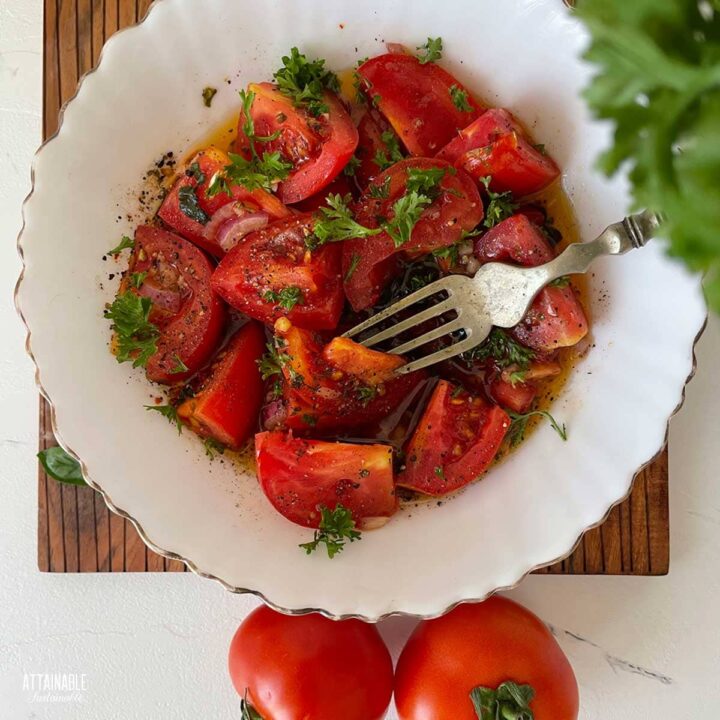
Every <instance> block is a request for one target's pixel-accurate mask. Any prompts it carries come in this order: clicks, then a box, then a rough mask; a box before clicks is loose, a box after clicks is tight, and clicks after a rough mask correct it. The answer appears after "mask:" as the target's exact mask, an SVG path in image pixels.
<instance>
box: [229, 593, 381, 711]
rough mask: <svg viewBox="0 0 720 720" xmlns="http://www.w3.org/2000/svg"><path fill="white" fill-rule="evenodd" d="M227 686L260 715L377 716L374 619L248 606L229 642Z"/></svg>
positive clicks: (378, 642)
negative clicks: (287, 612) (288, 612)
mask: <svg viewBox="0 0 720 720" xmlns="http://www.w3.org/2000/svg"><path fill="white" fill-rule="evenodd" d="M229 667H230V677H231V678H232V682H233V685H234V686H235V689H236V690H237V691H238V693H240V695H241V696H243V697H246V698H247V702H248V703H249V704H250V705H252V706H253V707H254V708H255V710H256V711H257V712H258V713H259V714H260V715H261V716H262V718H263V719H264V720H309V719H312V720H340V719H342V720H380V719H381V718H382V717H384V715H385V711H386V710H387V707H388V705H389V703H390V697H391V695H392V685H393V668H392V660H391V658H390V653H389V652H388V650H387V648H386V647H385V645H384V643H383V641H382V639H381V638H380V634H379V633H378V631H377V629H376V628H375V626H374V625H369V624H367V623H363V622H360V621H359V620H342V621H333V620H328V619H327V618H324V617H322V616H321V615H316V614H311V615H301V616H295V617H291V616H288V615H281V614H280V613H277V612H275V611H274V610H271V609H270V608H268V607H265V606H263V607H259V608H258V609H257V610H254V611H253V612H252V613H251V614H250V615H248V617H247V618H246V619H245V620H244V621H243V623H242V624H241V625H240V627H239V628H238V630H237V632H236V633H235V637H234V638H233V640H232V643H231V645H230V657H229Z"/></svg>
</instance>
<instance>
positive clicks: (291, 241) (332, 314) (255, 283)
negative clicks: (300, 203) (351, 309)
mask: <svg viewBox="0 0 720 720" xmlns="http://www.w3.org/2000/svg"><path fill="white" fill-rule="evenodd" d="M312 228H313V217H312V215H309V214H305V215H295V216H293V217H291V218H288V219H286V220H280V221H278V222H275V223H271V224H270V225H268V226H267V227H266V228H264V229H263V230H258V231H257V232H254V233H251V234H250V235H248V236H246V237H245V238H244V240H243V241H242V242H240V243H239V244H238V245H236V246H235V247H234V248H233V249H232V250H230V252H229V253H228V254H227V255H226V256H225V257H224V258H223V259H222V260H221V261H220V264H219V265H218V267H217V269H216V270H215V273H214V274H213V278H212V285H213V289H214V290H215V292H217V293H218V295H220V297H222V298H223V299H224V300H225V301H226V302H227V303H229V304H230V305H231V306H232V307H234V308H235V309H236V310H240V311H241V312H244V313H245V314H246V315H249V316H250V317H252V318H255V319H256V320H260V321H262V322H265V323H272V322H274V321H275V320H277V319H278V318H280V317H288V318H290V319H291V320H292V321H293V322H295V323H298V324H299V325H300V326H301V327H306V328H311V329H316V330H320V329H322V330H332V329H334V328H335V327H336V326H337V324H338V321H339V319H340V313H341V312H342V308H343V302H344V298H343V289H342V281H341V279H340V263H341V258H340V255H341V249H340V247H339V246H338V244H336V243H330V244H327V245H323V246H321V247H319V248H316V249H314V250H310V249H309V248H308V247H307V245H306V243H305V239H306V238H307V237H309V236H310V235H311V234H312Z"/></svg>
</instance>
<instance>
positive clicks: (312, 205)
mask: <svg viewBox="0 0 720 720" xmlns="http://www.w3.org/2000/svg"><path fill="white" fill-rule="evenodd" d="M352 191H353V184H352V183H351V182H350V179H349V178H348V177H347V175H342V174H341V175H338V176H337V177H336V178H335V179H334V180H333V181H332V182H331V183H330V184H329V185H328V186H327V187H325V188H323V189H322V190H321V191H320V192H319V193H316V194H315V195H312V196H311V197H309V198H306V199H305V200H301V201H300V202H299V203H296V204H295V205H293V210H299V211H300V212H304V213H308V212H315V211H316V210H318V209H319V208H321V207H327V198H328V196H329V195H342V197H345V195H347V194H348V193H352Z"/></svg>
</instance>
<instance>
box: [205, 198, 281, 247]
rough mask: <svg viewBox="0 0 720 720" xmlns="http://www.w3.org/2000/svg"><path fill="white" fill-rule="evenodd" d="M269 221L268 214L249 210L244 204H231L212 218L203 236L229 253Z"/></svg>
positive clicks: (222, 208)
mask: <svg viewBox="0 0 720 720" xmlns="http://www.w3.org/2000/svg"><path fill="white" fill-rule="evenodd" d="M269 220H270V216H269V215H268V214H267V213H264V212H255V211H253V210H248V208H247V207H245V206H244V205H243V204H242V203H229V204H228V205H225V206H223V207H221V208H220V209H219V210H218V211H217V212H216V213H215V214H214V215H213V216H212V218H211V219H210V222H209V223H208V224H207V225H206V226H205V230H204V233H203V234H204V235H205V237H206V238H207V239H208V240H210V241H212V242H216V243H217V244H218V245H219V246H220V247H221V248H222V249H223V250H224V251H225V252H228V251H229V250H231V249H232V248H234V247H235V245H237V244H238V243H239V242H240V240H242V239H243V238H244V237H245V236H246V235H247V234H249V233H251V232H254V231H255V230H260V229H262V228H264V227H265V226H266V225H267V224H268V222H269Z"/></svg>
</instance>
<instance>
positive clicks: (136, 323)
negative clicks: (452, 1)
mask: <svg viewBox="0 0 720 720" xmlns="http://www.w3.org/2000/svg"><path fill="white" fill-rule="evenodd" d="M418 50H420V53H419V54H413V53H411V52H409V51H408V50H407V49H406V48H404V47H402V46H398V45H390V46H389V52H387V53H385V54H382V55H379V56H377V57H374V58H371V59H366V60H363V61H361V62H360V63H358V65H357V67H356V68H355V70H354V71H353V72H352V74H351V76H349V77H350V80H349V81H347V78H346V81H344V82H343V88H344V92H342V93H341V83H340V82H339V80H338V77H337V76H336V75H335V74H334V73H333V72H331V71H330V70H329V69H327V68H326V66H325V63H324V61H323V60H312V61H310V60H308V59H307V57H306V56H305V55H303V54H301V53H300V52H299V51H298V50H297V48H293V49H292V52H291V53H290V55H289V56H287V57H284V58H283V59H282V67H281V68H280V70H278V71H277V72H276V73H275V74H274V76H273V81H272V82H257V83H251V84H250V85H249V86H248V88H247V90H244V91H241V92H240V112H239V119H238V124H237V133H236V136H235V141H234V144H233V147H232V148H231V150H230V151H228V152H226V150H225V149H221V148H219V147H215V146H213V147H207V148H205V149H203V150H201V151H200V152H197V153H196V154H195V155H194V156H192V157H189V158H188V159H187V162H186V163H185V164H184V167H183V171H182V173H181V174H180V175H179V176H178V177H177V179H176V180H175V182H174V185H173V186H172V188H171V189H170V190H169V192H168V193H167V195H166V197H165V198H164V200H163V202H162V205H161V206H160V208H159V210H158V212H157V215H156V217H155V218H154V219H153V220H152V221H151V222H149V223H148V224H146V225H143V226H141V227H138V228H137V229H136V231H135V236H134V239H130V238H124V239H123V242H122V243H121V244H120V245H119V246H118V247H117V248H115V249H114V250H113V251H111V254H113V255H116V256H117V255H118V254H119V253H120V252H121V251H122V250H123V249H125V248H130V249H131V255H130V262H129V268H128V270H127V271H126V272H125V273H124V274H123V279H122V282H121V286H120V290H119V292H118V295H117V297H116V299H115V301H114V302H113V303H112V305H110V306H108V308H107V309H106V312H105V314H106V317H107V318H108V319H109V320H110V321H111V322H112V329H113V332H114V336H113V345H112V347H113V351H114V352H115V354H116V356H117V359H118V361H120V362H124V361H130V362H132V363H133V365H134V366H142V367H144V368H145V371H146V374H147V377H148V379H150V380H152V381H154V382H156V383H161V384H163V385H165V386H167V390H168V402H167V403H166V404H162V405H160V404H158V405H150V406H148V407H149V409H151V410H155V411H158V412H160V413H161V414H163V415H164V416H165V417H167V418H168V419H169V420H171V421H172V422H174V423H176V424H177V426H178V428H179V429H182V428H183V427H187V428H189V429H190V430H192V431H194V432H195V433H197V434H198V435H199V436H200V437H201V438H203V439H204V441H205V443H206V446H207V448H208V452H209V453H210V454H213V453H215V452H222V451H224V450H225V449H239V448H242V447H243V446H247V443H248V442H249V441H252V440H253V439H254V446H255V453H256V460H257V476H258V481H259V483H260V486H261V488H262V490H263V492H264V493H265V495H266V496H267V498H268V500H269V501H270V503H271V504H272V505H273V507H274V508H275V509H276V510H277V511H278V512H279V513H281V514H282V515H284V516H285V517H286V518H287V519H288V520H290V521H292V522H294V523H298V524H299V525H302V526H305V527H308V528H313V529H314V530H315V534H314V538H313V540H312V541H311V542H309V543H306V544H304V545H303V546H302V547H304V549H305V550H307V552H312V550H314V549H315V548H316V547H318V546H319V545H320V544H324V545H325V547H326V550H327V552H328V555H329V556H331V557H332V556H333V555H334V554H336V553H337V552H338V551H339V550H341V549H342V548H343V544H344V542H345V541H346V540H350V541H352V540H355V539H357V538H359V537H360V532H361V531H363V530H368V529H372V528H377V527H380V526H381V525H383V524H384V523H385V522H386V521H387V520H388V519H389V518H390V517H391V516H392V515H393V514H394V513H395V512H396V511H397V509H398V505H399V499H400V498H402V497H406V496H407V497H418V496H422V497H432V498H438V497H442V496H444V495H446V494H448V493H451V492H454V491H456V490H458V489H460V488H462V487H464V486H466V485H467V484H468V483H471V482H473V481H474V480H476V479H477V478H478V477H480V476H481V475H482V474H483V473H484V472H485V471H486V470H487V469H488V467H490V465H491V464H492V463H493V462H494V461H495V459H496V458H497V457H498V455H500V454H502V453H504V452H505V451H506V450H507V449H509V448H511V447H513V446H515V445H517V443H518V442H519V440H520V439H522V437H523V434H524V431H525V430H526V428H527V425H528V422H529V421H530V420H531V419H532V418H535V417H540V416H546V417H547V418H548V419H549V420H550V422H551V424H552V426H553V428H554V429H555V430H557V432H558V433H559V434H560V435H561V436H563V437H565V428H564V426H561V425H560V424H559V423H557V422H556V421H555V420H554V419H553V418H552V417H551V416H550V415H549V413H547V411H546V410H542V409H538V403H539V402H540V400H541V397H542V395H543V392H544V390H545V389H546V388H547V387H548V385H547V384H548V383H549V382H551V381H552V379H553V378H555V377H557V376H558V375H560V373H561V372H562V370H563V365H564V364H567V361H568V357H569V355H568V352H567V350H566V349H567V348H571V347H573V346H576V345H577V343H579V342H580V341H581V340H582V339H583V338H584V337H585V336H586V334H587V332H588V322H587V319H586V316H585V313H584V311H583V308H582V306H581V304H580V302H579V299H578V294H577V292H576V289H575V288H574V287H573V286H572V284H571V283H570V282H569V281H568V280H565V279H562V280H560V281H556V282H554V283H552V284H551V285H550V286H548V287H546V288H545V289H544V290H543V291H542V292H541V293H540V294H539V295H538V297H537V298H536V300H535V301H534V303H533V304H532V307H531V308H530V310H529V312H528V313H527V315H526V317H525V318H524V319H523V320H522V322H521V323H520V324H519V325H518V326H517V327H515V328H513V329H511V330H502V329H499V328H495V329H493V331H492V332H491V334H490V336H489V337H488V339H487V340H486V341H485V342H484V343H483V344H481V345H480V346H479V347H477V348H475V349H474V350H473V351H471V352H469V353H466V354H465V355H463V356H461V357H460V358H459V359H456V360H453V361H448V362H445V363H443V364H439V365H436V366H434V367H432V368H430V369H429V371H427V372H426V371H418V372H413V373H408V374H398V373H396V371H397V369H398V368H399V367H401V366H403V365H404V364H406V362H408V358H407V357H401V356H399V355H396V354H393V353H392V345H389V346H385V347H381V348H380V349H373V350H370V349H367V348H365V347H363V346H362V345H360V344H358V343H355V342H353V341H351V340H348V339H346V338H343V337H342V333H343V332H344V331H345V330H347V329H349V328H350V327H352V326H353V325H354V324H356V323H357V322H359V321H360V320H362V319H365V318H367V317H369V316H370V315H372V314H373V313H374V312H376V311H378V310H379V309H381V308H384V307H387V306H388V305H389V304H391V303H392V302H394V301H396V300H398V299H400V298H402V297H404V296H405V295H407V294H409V293H410V292H412V291H414V290H416V289H418V288H420V287H422V286H423V285H425V284H427V283H429V282H432V281H434V280H436V279H438V278H440V277H442V276H443V275H446V274H449V273H463V274H467V275H472V274H474V273H475V272H476V271H477V269H478V268H479V267H480V266H481V265H482V264H483V263H486V262H492V261H501V262H508V263H514V264H517V265H522V266H532V265H538V264H541V263H545V262H547V261H549V260H550V259H552V258H553V257H554V256H555V255H556V254H557V251H558V243H559V242H561V240H562V238H561V237H560V235H559V232H558V231H557V230H556V229H555V228H554V227H553V224H552V220H551V219H550V218H549V217H548V214H547V209H546V204H545V199H546V197H547V189H548V188H549V187H550V186H552V185H553V184H554V183H556V180H557V179H558V177H559V175H560V169H559V168H558V166H557V164H556V163H555V162H554V161H553V160H552V158H551V157H550V156H549V155H548V154H547V153H546V152H545V150H544V148H543V146H541V145H537V144H534V142H533V140H532V139H531V138H530V136H529V135H528V133H527V132H526V131H525V129H524V128H523V126H522V125H521V124H520V123H519V121H518V120H517V119H516V118H515V117H514V116H513V114H512V113H511V112H509V111H508V110H506V109H503V108H490V107H486V106H485V104H484V103H483V102H481V101H480V100H479V99H478V98H476V97H474V96H473V95H472V94H471V92H470V91H469V90H468V89H467V88H466V87H464V86H463V84H462V83H461V82H460V81H459V80H458V79H456V78H455V77H453V76H452V75H451V74H450V73H449V72H447V71H446V70H445V69H443V68H442V67H441V66H440V65H438V60H439V59H440V57H441V50H442V43H441V41H440V39H428V43H427V44H426V45H425V46H423V47H422V48H418ZM348 88H350V90H349V91H348ZM438 342H440V341H438ZM425 351H426V352H427V351H428V348H427V347H426V348H425Z"/></svg>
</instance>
